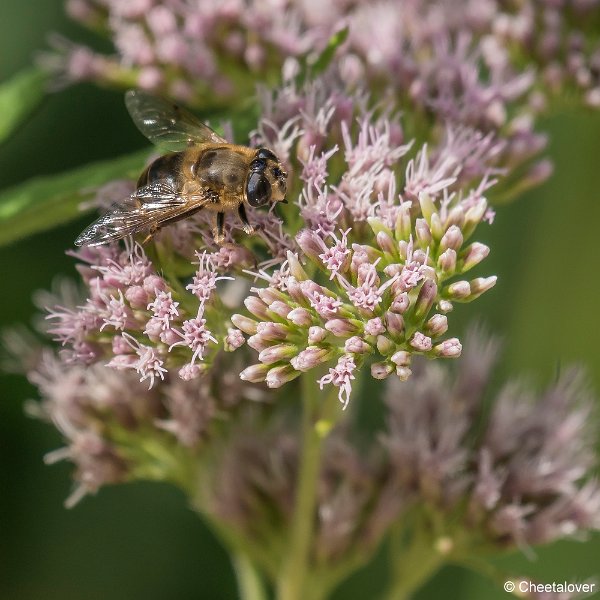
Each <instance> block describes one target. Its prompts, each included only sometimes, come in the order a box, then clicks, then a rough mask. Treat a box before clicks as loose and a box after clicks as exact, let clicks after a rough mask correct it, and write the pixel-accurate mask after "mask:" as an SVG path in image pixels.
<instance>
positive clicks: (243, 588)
mask: <svg viewBox="0 0 600 600" xmlns="http://www.w3.org/2000/svg"><path fill="white" fill-rule="evenodd" d="M232 562H233V568H234V570H235V576H236V579H237V582H238V588H239V592H240V600H266V599H267V594H266V592H265V589H264V586H263V582H262V579H261V577H260V575H259V573H258V571H257V569H256V567H255V566H254V564H253V563H252V562H251V561H250V559H249V558H248V557H247V556H246V555H245V554H241V553H237V554H234V555H233V557H232Z"/></svg>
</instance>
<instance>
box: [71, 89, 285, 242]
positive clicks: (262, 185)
mask: <svg viewBox="0 0 600 600" xmlns="http://www.w3.org/2000/svg"><path fill="white" fill-rule="evenodd" d="M125 104H126V106H127V110H128V111H129V114H130V115H131V117H132V119H133V121H134V123H135V124H136V125H137V127H138V129H139V130H140V131H141V132H142V133H143V134H144V135H145V136H146V137H147V138H148V139H149V140H150V141H151V142H152V143H154V144H156V145H157V146H158V147H159V148H161V149H163V150H167V151H168V153H167V154H164V155H163V156H160V157H159V158H157V159H156V160H155V161H154V162H152V164H150V166H148V167H147V168H146V169H145V170H144V172H143V173H142V174H141V175H140V177H139V179H138V182H137V189H136V190H135V192H133V194H131V195H130V196H129V197H128V198H125V199H124V200H123V201H122V202H117V203H115V204H114V205H113V206H112V207H111V209H110V210H109V211H108V212H107V213H106V214H104V215H102V216H101V217H100V218H99V219H97V220H96V221H94V222H93V223H92V224H91V225H90V226H89V227H87V228H86V229H85V230H84V231H83V232H82V233H81V234H80V235H79V237H78V238H77V239H76V240H75V244H76V245H77V246H97V245H100V244H105V243H107V242H112V241H115V240H119V239H122V238H124V237H126V236H128V235H133V234H135V233H139V232H142V231H146V232H148V238H149V237H151V236H152V235H153V234H154V233H156V232H157V231H158V230H159V229H160V228H161V227H164V226H165V225H168V224H170V223H173V222H175V221H178V220H180V219H184V218H186V217H189V216H190V215H192V214H194V213H195V212H197V211H199V210H201V209H205V210H209V211H210V212H211V214H212V217H213V225H212V230H213V237H214V240H215V242H216V243H217V244H222V243H223V241H224V239H225V237H224V233H223V225H224V221H225V213H226V212H229V211H233V210H237V213H238V215H239V218H240V220H241V221H242V225H243V229H244V231H245V232H246V233H247V234H252V233H253V231H254V228H253V227H252V225H251V224H250V223H249V221H248V217H247V216H246V209H245V205H246V203H247V204H249V205H250V206H252V207H259V206H264V205H266V204H269V203H275V202H283V201H285V194H286V178H287V173H286V172H285V171H284V170H283V168H282V165H281V163H280V162H279V159H278V158H277V156H275V154H274V153H273V152H271V150H269V149H268V148H248V147H246V146H237V145H234V144H230V143H228V142H227V141H226V140H225V139H223V138H222V137H221V136H219V135H218V134H217V133H215V132H214V131H213V130H212V129H210V127H208V126H207V125H204V124H203V123H201V122H200V121H198V119H196V117H194V116H193V115H192V114H191V113H189V112H187V111H186V110H184V109H182V108H181V107H180V106H178V105H176V104H172V103H169V102H167V101H166V100H163V99H161V98H158V97H156V96H152V95H150V94H147V93H145V92H143V91H139V90H129V91H128V92H127V93H126V94H125Z"/></svg>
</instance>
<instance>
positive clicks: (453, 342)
mask: <svg viewBox="0 0 600 600" xmlns="http://www.w3.org/2000/svg"><path fill="white" fill-rule="evenodd" d="M433 350H434V352H435V354H436V356H441V357H444V358H458V357H459V356H460V353H461V352H462V344H461V343H460V341H459V340H458V338H450V339H449V340H445V341H443V342H442V343H441V344H437V346H435V348H434V349H433Z"/></svg>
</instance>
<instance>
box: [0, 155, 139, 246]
mask: <svg viewBox="0 0 600 600" xmlns="http://www.w3.org/2000/svg"><path fill="white" fill-rule="evenodd" d="M147 157H148V150H144V151H143V152H136V153H134V154H129V155H127V156H121V157H119V158H116V159H111V160H106V161H101V162H96V163H92V164H89V165H85V166H84V167H79V168H77V169H74V170H73V171H68V172H67V173H60V174H58V175H51V176H48V177H36V178H34V179H30V180H29V181H27V182H25V183H22V184H20V185H17V186H15V187H12V188H9V189H7V190H4V191H2V192H0V246H1V245H5V244H10V243H12V242H15V241H17V240H19V239H21V238H24V237H26V236H29V235H32V234H34V233H39V232H41V231H47V230H48V229H52V228H53V227H56V226H57V225H62V224H63V223H67V222H69V221H72V220H74V219H77V218H79V217H80V216H81V215H82V214H84V211H82V210H81V209H80V204H81V202H82V201H83V200H85V199H86V198H90V197H92V196H93V195H94V189H95V188H96V187H98V186H100V185H102V184H104V183H107V182H109V181H111V180H113V179H120V178H135V177H137V176H138V174H139V172H140V171H141V170H142V168H143V166H144V163H145V161H146V159H147Z"/></svg>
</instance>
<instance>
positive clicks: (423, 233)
mask: <svg viewBox="0 0 600 600" xmlns="http://www.w3.org/2000/svg"><path fill="white" fill-rule="evenodd" d="M415 233H416V237H417V241H418V242H419V243H420V244H422V245H423V246H429V244H431V241H432V237H431V230H430V229H429V225H427V221H426V220H425V219H417V220H416V222H415Z"/></svg>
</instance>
